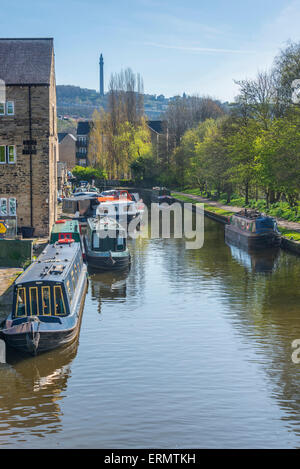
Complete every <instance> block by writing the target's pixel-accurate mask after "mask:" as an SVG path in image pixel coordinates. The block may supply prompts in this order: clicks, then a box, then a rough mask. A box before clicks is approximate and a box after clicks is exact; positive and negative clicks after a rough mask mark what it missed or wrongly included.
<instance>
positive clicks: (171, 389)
mask: <svg viewBox="0 0 300 469" xmlns="http://www.w3.org/2000/svg"><path fill="white" fill-rule="evenodd" d="M129 249H130V251H131V254H132V266H131V270H130V272H119V273H118V272H114V273H101V274H98V273H96V274H93V273H90V284H89V285H90V288H89V293H88V296H87V299H86V303H85V310H84V314H83V328H82V331H81V337H80V349H79V352H80V353H78V355H77V357H76V360H74V358H75V356H76V353H77V350H74V351H73V352H72V351H71V352H70V353H69V355H68V356H67V354H66V352H65V351H63V352H62V351H61V352H62V356H61V355H60V353H61V352H59V351H58V350H57V351H56V352H52V353H49V354H46V355H41V356H38V357H36V358H28V359H26V360H25V359H21V360H20V358H16V357H9V360H8V361H9V364H10V365H9V366H4V367H2V368H1V369H0V440H1V444H2V445H3V446H5V444H7V445H9V444H11V443H12V442H16V441H18V442H19V441H20V440H21V439H23V440H24V441H25V443H24V446H30V445H32V441H36V440H34V438H33V437H32V436H33V435H34V436H36V435H38V436H39V437H42V436H45V435H46V436H48V438H45V439H44V443H43V442H42V438H39V444H40V447H41V446H43V445H44V446H47V443H48V444H49V441H50V442H51V436H50V433H52V434H53V435H54V436H53V439H52V443H53V445H54V444H56V441H58V440H59V442H60V443H61V445H62V446H64V447H102V448H116V447H125V448H134V447H163V448H168V447H228V448H230V447H297V446H300V391H299V379H300V365H295V364H294V363H293V362H292V360H291V354H292V351H293V350H292V348H291V342H292V341H293V340H294V339H296V338H300V289H299V288H298V281H299V278H300V258H299V257H297V256H293V255H291V254H289V253H286V252H284V251H278V252H273V253H266V256H264V255H263V256H262V257H257V256H255V255H254V256H253V254H252V253H248V256H245V255H244V253H241V251H235V250H234V249H233V250H232V249H231V247H230V246H227V245H226V244H225V243H224V227H223V226H222V225H220V224H217V223H215V222H213V221H212V220H208V219H206V220H205V242H204V247H203V248H202V249H197V250H190V251H189V250H186V249H185V242H184V241H183V240H181V239H152V240H149V239H141V240H130V241H129ZM260 255H261V254H260ZM262 273H263V275H262ZM100 312H101V316H100V315H99V313H100ZM76 348H77V346H76ZM58 352H59V353H58ZM71 371H72V373H71ZM74 409H76V412H74ZM228 428H230V431H228ZM58 437H59V438H58Z"/></svg>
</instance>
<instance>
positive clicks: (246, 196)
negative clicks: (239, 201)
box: [245, 182, 249, 205]
mask: <svg viewBox="0 0 300 469" xmlns="http://www.w3.org/2000/svg"><path fill="white" fill-rule="evenodd" d="M248 204H249V183H248V182H246V185H245V205H248Z"/></svg>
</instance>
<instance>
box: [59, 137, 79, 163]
mask: <svg viewBox="0 0 300 469" xmlns="http://www.w3.org/2000/svg"><path fill="white" fill-rule="evenodd" d="M58 143H59V161H60V162H61V163H66V166H67V169H68V171H72V169H73V168H74V166H76V138H75V137H74V135H72V134H68V133H58Z"/></svg>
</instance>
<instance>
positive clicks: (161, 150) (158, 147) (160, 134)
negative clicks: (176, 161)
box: [146, 120, 168, 159]
mask: <svg viewBox="0 0 300 469" xmlns="http://www.w3.org/2000/svg"><path fill="white" fill-rule="evenodd" d="M146 124H147V126H148V128H149V130H150V134H151V142H152V146H153V149H154V155H155V156H156V157H157V159H160V158H161V157H163V156H165V155H166V153H167V148H168V130H167V129H166V128H165V126H166V122H165V121H163V120H148V121H147V122H146Z"/></svg>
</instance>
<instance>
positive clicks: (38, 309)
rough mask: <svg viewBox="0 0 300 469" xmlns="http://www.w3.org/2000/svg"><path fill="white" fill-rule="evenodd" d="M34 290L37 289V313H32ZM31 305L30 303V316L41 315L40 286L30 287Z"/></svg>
mask: <svg viewBox="0 0 300 469" xmlns="http://www.w3.org/2000/svg"><path fill="white" fill-rule="evenodd" d="M32 290H36V311H37V313H36V314H33V313H32V296H31V292H32ZM29 305H30V308H29V309H30V316H39V315H40V305H39V289H38V287H29Z"/></svg>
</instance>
